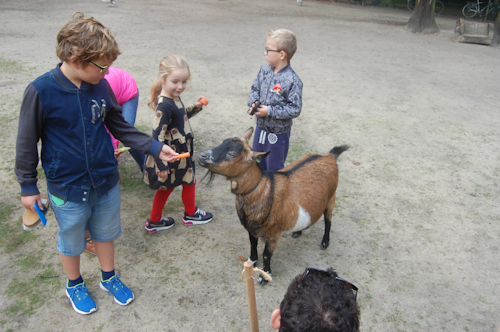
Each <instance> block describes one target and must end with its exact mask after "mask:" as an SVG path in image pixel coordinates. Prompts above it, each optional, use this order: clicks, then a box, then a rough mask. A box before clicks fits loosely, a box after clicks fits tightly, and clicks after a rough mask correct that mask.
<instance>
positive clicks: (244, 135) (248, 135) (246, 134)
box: [241, 127, 253, 141]
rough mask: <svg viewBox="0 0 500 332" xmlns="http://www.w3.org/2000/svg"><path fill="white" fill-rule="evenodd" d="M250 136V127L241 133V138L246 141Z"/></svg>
mask: <svg viewBox="0 0 500 332" xmlns="http://www.w3.org/2000/svg"><path fill="white" fill-rule="evenodd" d="M252 134H253V127H250V128H248V129H247V130H246V131H245V132H244V133H243V135H242V136H241V138H243V139H246V140H247V141H248V140H249V139H250V137H252Z"/></svg>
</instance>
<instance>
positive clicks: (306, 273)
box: [300, 267, 358, 299]
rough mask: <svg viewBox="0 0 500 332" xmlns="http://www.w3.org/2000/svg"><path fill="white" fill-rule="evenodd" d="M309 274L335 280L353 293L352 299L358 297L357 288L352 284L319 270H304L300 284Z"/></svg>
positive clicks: (309, 268)
mask: <svg viewBox="0 0 500 332" xmlns="http://www.w3.org/2000/svg"><path fill="white" fill-rule="evenodd" d="M309 273H316V274H321V275H324V276H326V277H330V278H335V280H338V281H339V282H341V283H342V284H344V285H346V286H347V287H349V288H350V289H352V292H353V293H354V298H355V299H356V298H357V297H358V287H356V286H354V285H353V284H351V283H350V282H349V281H347V280H344V279H341V278H339V277H335V276H334V275H333V274H331V273H329V272H327V271H323V270H320V269H315V268H313V267H308V268H306V270H305V271H304V273H302V278H300V282H302V280H304V279H305V278H306V277H307V275H308V274H309Z"/></svg>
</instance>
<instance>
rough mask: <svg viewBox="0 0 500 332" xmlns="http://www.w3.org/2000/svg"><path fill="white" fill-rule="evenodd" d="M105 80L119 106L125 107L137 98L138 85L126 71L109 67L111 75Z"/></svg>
mask: <svg viewBox="0 0 500 332" xmlns="http://www.w3.org/2000/svg"><path fill="white" fill-rule="evenodd" d="M105 78H106V80H107V81H108V82H109V85H110V86H111V89H112V90H113V92H114V93H115V96H116V100H118V104H120V105H123V104H124V103H125V102H127V101H129V100H130V99H132V98H134V97H135V96H137V91H138V90H137V83H136V82H135V80H134V78H133V77H132V75H130V74H129V73H127V72H126V71H125V70H122V69H119V68H114V67H109V74H107V75H106V77H105Z"/></svg>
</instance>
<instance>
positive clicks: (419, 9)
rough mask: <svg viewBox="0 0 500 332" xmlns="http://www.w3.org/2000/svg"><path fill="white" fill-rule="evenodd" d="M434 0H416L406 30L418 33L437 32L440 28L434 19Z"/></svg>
mask: <svg viewBox="0 0 500 332" xmlns="http://www.w3.org/2000/svg"><path fill="white" fill-rule="evenodd" d="M434 6H435V1H434V0H416V3H415V9H414V10H413V14H412V15H411V17H410V20H409V21H408V24H407V25H406V30H407V31H410V32H413V33H417V32H422V33H437V32H439V28H438V26H437V24H436V20H435V19H434Z"/></svg>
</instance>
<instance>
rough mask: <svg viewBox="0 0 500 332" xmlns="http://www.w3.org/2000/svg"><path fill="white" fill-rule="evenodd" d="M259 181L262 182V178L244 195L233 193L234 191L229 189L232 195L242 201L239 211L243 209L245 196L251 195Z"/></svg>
mask: <svg viewBox="0 0 500 332" xmlns="http://www.w3.org/2000/svg"><path fill="white" fill-rule="evenodd" d="M260 181H262V177H261V178H260V179H259V182H257V184H256V185H255V187H253V188H252V189H251V190H250V191H249V192H246V193H244V194H239V193H236V192H234V189H231V192H232V193H233V194H235V195H236V196H239V197H241V199H242V202H241V206H240V210H241V209H243V207H244V206H245V196H247V195H249V194H251V193H252V192H253V191H254V190H255V189H257V187H258V186H259V184H260Z"/></svg>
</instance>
